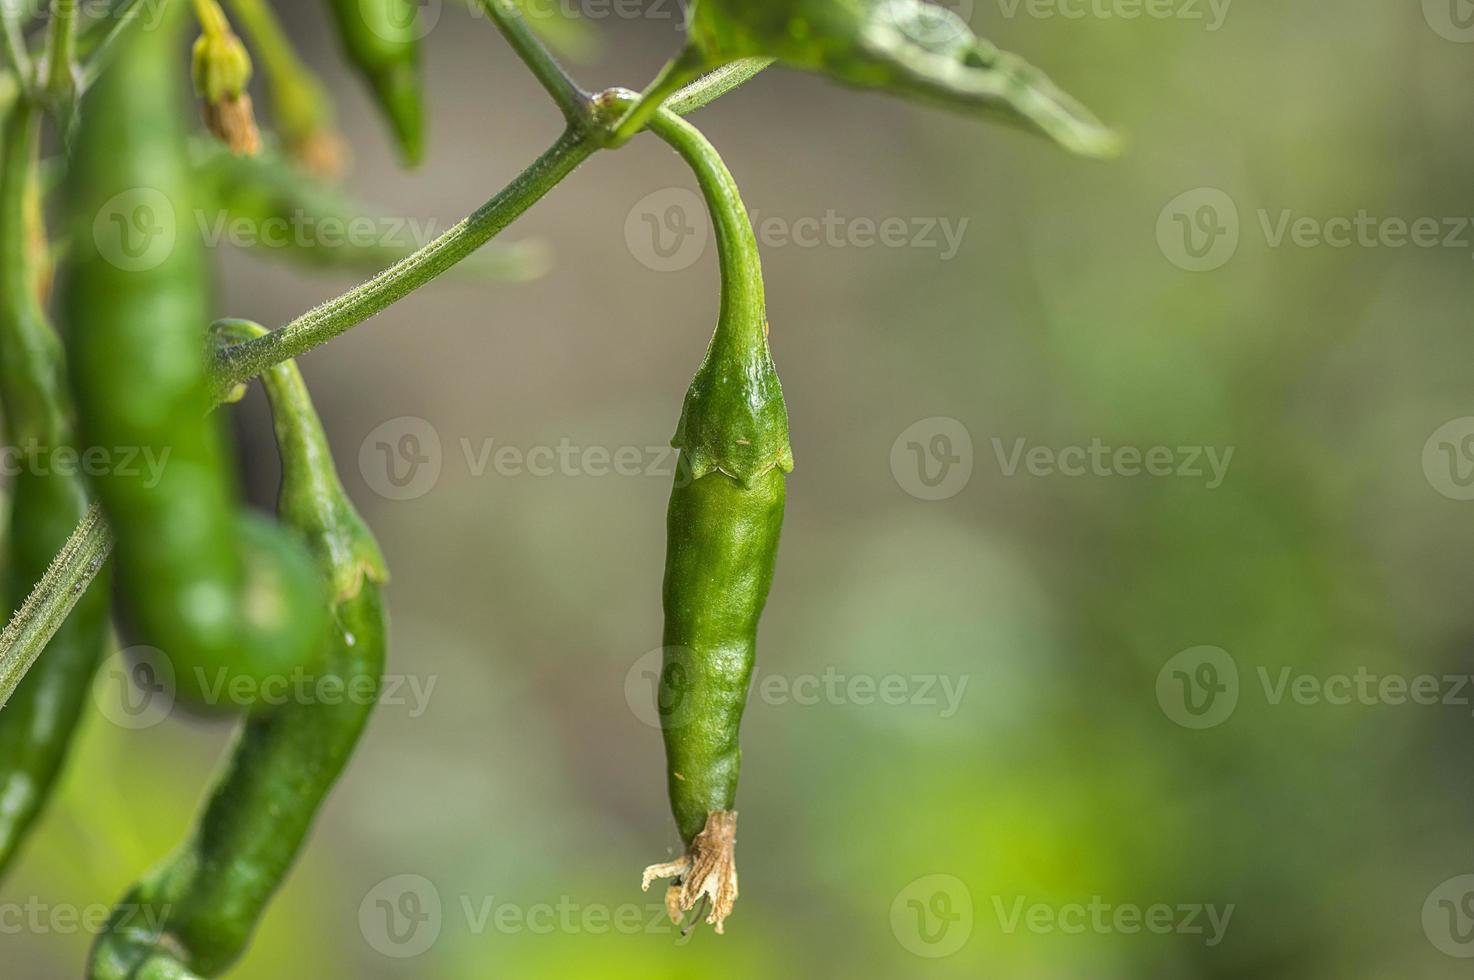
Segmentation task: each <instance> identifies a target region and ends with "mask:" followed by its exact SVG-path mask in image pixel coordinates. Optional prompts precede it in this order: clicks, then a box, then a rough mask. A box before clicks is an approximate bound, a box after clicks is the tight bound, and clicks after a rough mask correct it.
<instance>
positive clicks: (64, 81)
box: [46, 0, 78, 99]
mask: <svg viewBox="0 0 1474 980" xmlns="http://www.w3.org/2000/svg"><path fill="white" fill-rule="evenodd" d="M77 3H78V0H51V33H50V35H49V36H48V46H47V53H46V64H47V69H48V71H49V77H48V78H47V81H46V87H47V90H48V91H49V92H50V93H51V95H52V96H53V97H54V98H58V99H62V98H65V99H71V98H73V97H75V91H74V89H73V83H74V76H73V71H74V69H75V68H76V62H77Z"/></svg>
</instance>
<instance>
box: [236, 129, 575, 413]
mask: <svg viewBox="0 0 1474 980" xmlns="http://www.w3.org/2000/svg"><path fill="white" fill-rule="evenodd" d="M594 149H595V147H594V145H593V143H592V142H590V141H589V140H588V139H587V138H585V137H583V136H581V135H579V134H577V133H575V132H574V131H573V130H569V131H567V132H565V133H564V134H563V135H562V136H561V137H559V139H558V141H557V142H556V143H554V144H553V145H552V146H551V147H549V148H548V150H547V152H545V153H544V154H543V155H542V156H540V157H538V158H537V160H536V161H535V162H534V163H533V164H532V165H531V166H530V167H528V168H527V169H526V170H524V171H522V172H521V173H520V174H518V175H517V177H516V178H515V179H514V180H513V181H512V182H511V183H510V184H508V185H507V186H506V187H505V188H503V189H502V190H501V191H500V192H499V193H498V194H497V195H496V196H495V197H493V198H492V199H491V200H489V201H487V202H486V203H485V204H483V205H482V206H481V207H479V208H477V209H476V210H475V211H473V212H471V214H470V215H469V216H468V217H466V218H464V219H463V220H461V221H460V222H457V223H456V224H455V225H454V226H452V227H451V228H450V229H449V230H448V231H446V232H445V234H443V235H441V236H440V237H439V238H436V239H435V240H434V241H433V242H430V243H429V244H428V245H426V246H425V247H424V248H421V249H420V250H418V251H417V252H415V253H414V254H412V255H409V256H406V257H405V258H403V259H401V260H400V261H398V262H396V263H395V264H394V265H391V266H390V267H389V268H387V269H385V270H384V271H383V272H381V273H379V274H378V275H377V276H375V277H374V278H372V279H370V280H369V281H368V282H366V283H363V284H362V285H360V286H357V287H355V288H354V289H350V290H349V291H348V292H346V293H344V294H343V295H341V296H338V297H337V298H335V299H331V300H328V301H327V302H326V303H323V304H322V305H321V306H318V307H316V308H314V309H312V310H309V311H307V312H306V313H304V314H302V315H301V316H299V317H297V318H296V319H295V320H293V321H292V322H291V323H288V324H287V325H286V326H284V327H281V328H279V329H276V330H273V331H271V332H270V333H269V334H267V335H266V336H264V337H260V338H258V339H256V340H252V341H248V342H247V343H244V344H240V345H238V346H235V347H230V348H226V349H224V350H222V351H220V352H219V353H217V354H216V358H215V371H214V373H215V384H216V388H215V391H216V398H217V400H218V399H219V398H220V397H222V396H223V395H224V393H225V392H228V391H229V390H230V389H231V388H233V387H234V386H235V385H237V384H240V383H241V382H243V381H246V380H248V379H250V378H252V377H255V376H256V375H258V374H260V373H261V372H262V371H264V370H266V369H267V368H269V367H271V366H272V365H273V364H276V363H279V362H281V361H285V360H287V359H288V358H292V357H296V356H298V355H299V354H304V353H306V352H307V351H309V350H311V349H312V348H314V347H316V346H317V345H318V344H321V343H323V342H325V341H327V340H331V339H332V338H333V337H336V336H338V334H340V333H342V332H343V331H345V330H347V329H348V328H349V327H352V326H354V325H356V324H359V323H362V322H363V321H364V320H367V319H368V318H369V317H371V316H373V315H374V314H375V313H378V312H380V311H382V310H384V309H385V308H387V307H388V306H390V305H391V304H392V303H394V302H396V301H397V300H400V299H403V298H404V297H405V296H408V295H409V294H410V293H412V292H414V291H415V290H416V289H418V288H420V287H421V286H423V285H424V284H425V283H427V282H429V281H430V280H432V279H434V278H435V277H436V276H438V275H440V274H441V273H442V272H444V271H445V270H446V269H449V268H450V267H451V266H453V265H455V264H456V263H457V262H459V261H460V260H461V259H463V258H465V257H466V256H468V255H470V254H471V253H472V252H474V251H476V249H478V248H480V247H481V246H482V245H484V244H486V242H487V241H489V240H490V239H491V238H492V236H494V235H496V234H497V232H499V231H501V230H502V229H503V228H505V227H507V225H509V224H511V223H512V221H513V219H515V218H517V217H518V216H519V215H521V214H522V213H523V212H524V211H526V210H527V209H528V208H529V207H531V206H532V205H533V204H534V203H535V202H537V201H538V200H539V199H540V198H542V196H543V195H544V194H546V193H547V192H548V191H550V190H552V189H553V188H554V187H555V186H557V184H558V183H559V182H560V181H562V180H563V178H565V177H567V176H568V175H569V174H570V173H572V172H573V171H574V169H576V168H577V167H578V165H579V164H580V163H582V162H583V161H584V160H586V159H588V158H589V156H590V155H591V154H592V153H593V152H594Z"/></svg>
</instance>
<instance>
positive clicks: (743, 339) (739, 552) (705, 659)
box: [642, 112, 793, 932]
mask: <svg viewBox="0 0 1474 980" xmlns="http://www.w3.org/2000/svg"><path fill="white" fill-rule="evenodd" d="M651 128H652V129H653V130H654V131H655V132H656V133H657V134H658V135H660V136H661V137H662V138H664V139H665V140H666V141H667V142H669V143H671V145H672V146H674V147H675V148H676V150H677V151H678V152H680V153H681V155H682V156H683V157H684V158H685V159H686V161H687V162H688V163H689V164H690V165H691V166H692V169H693V170H694V171H695V172H696V175H697V180H698V182H699V183H700V185H701V191H702V194H703V196H704V197H705V199H706V202H707V206H708V208H709V209H710V211H711V215H712V222H713V224H714V225H715V227H716V232H717V250H718V253H719V262H720V266H721V274H722V292H721V310H720V314H719V318H718V322H717V327H716V331H715V333H714V334H713V335H712V339H711V344H710V346H709V347H708V349H707V352H706V357H705V359H704V360H703V361H702V364H701V367H700V369H699V370H698V371H697V372H696V377H695V378H694V379H693V380H692V382H691V387H690V389H689V390H688V391H687V393H686V399H685V403H684V405H683V407H682V411H681V419H680V423H679V425H678V426H677V430H676V435H675V438H674V439H673V440H672V444H673V445H675V446H676V447H677V448H678V449H679V450H680V457H679V463H678V465H677V475H676V480H675V486H674V488H673V489H672V491H671V498H670V508H669V511H668V513H667V518H666V531H667V545H666V562H665V581H664V587H663V604H664V609H665V633H664V641H663V645H664V651H665V656H664V664H663V667H662V670H661V678H660V699H659V710H660V717H661V729H662V734H663V736H664V741H665V749H666V762H667V772H666V777H667V788H668V791H669V793H670V801H671V809H672V811H673V812H674V814H675V818H676V827H677V829H678V830H679V832H680V835H681V839H682V841H683V842H684V844H685V845H686V852H685V854H684V855H682V856H681V857H680V858H678V859H677V860H675V861H672V862H667V863H664V864H657V865H653V866H651V867H649V868H647V869H646V870H645V874H644V877H643V880H642V887H644V888H647V889H648V888H649V886H650V884H651V882H653V881H654V880H655V879H657V878H662V877H669V878H673V879H674V881H673V883H672V884H671V886H670V888H669V890H668V891H667V894H666V908H667V910H668V911H669V912H670V915H671V918H672V919H673V920H675V921H677V922H679V921H680V920H681V918H682V916H683V915H684V914H685V913H687V912H690V911H691V910H692V909H696V908H698V906H699V907H701V908H706V907H707V903H709V912H708V914H707V917H706V921H707V922H709V923H711V924H713V925H715V926H716V930H717V932H721V931H723V923H724V920H725V919H726V918H727V916H728V915H730V914H731V912H732V907H733V903H734V902H735V901H736V899H737V867H736V853H735V852H736V841H737V813H736V811H735V810H734V809H733V805H734V803H735V800H736V793H737V778H738V774H739V770H740V768H741V762H742V752H741V748H740V747H739V745H738V729H739V727H740V725H741V722H742V713H743V709H744V708H745V706H746V704H747V693H748V687H749V685H750V683H751V680H752V669H753V662H754V657H755V653H756V643H757V626H758V619H759V617H760V616H761V614H762V610H763V605H764V604H765V602H766V601H767V596H768V589H769V586H770V585H771V584H772V580H773V566H774V561H775V560H776V558H777V553H778V537H779V532H780V530H781V528H782V524H783V506H784V474H786V473H788V472H789V471H791V470H792V469H793V451H792V449H791V448H790V446H789V442H788V412H787V408H786V406H785V405H784V401H783V388H782V386H781V385H780V384H779V382H778V374H777V371H776V370H775V369H774V367H773V359H772V356H771V354H770V352H769V349H768V339H767V334H768V327H767V317H766V312H765V304H764V298H763V282H762V267H761V263H760V261H759V258H758V252H757V241H756V239H755V237H754V236H753V233H752V226H751V224H750V223H749V221H748V218H747V212H746V209H745V208H744V206H743V204H742V199H741V197H740V195H739V194H738V192H737V186H736V183H735V182H734V181H733V179H732V176H731V174H730V173H729V172H728V171H727V168H726V167H725V165H723V164H722V161H721V158H720V157H719V156H717V154H716V151H715V150H714V149H712V147H711V144H709V143H707V142H706V140H705V139H704V138H703V137H702V136H701V135H700V133H698V132H697V131H696V130H695V129H693V128H692V127H691V126H690V125H689V124H687V123H685V122H682V121H680V120H679V119H677V117H675V116H674V115H672V114H671V113H669V112H662V113H659V114H658V115H657V116H656V117H655V118H654V119H653V120H652V123H651ZM697 914H698V915H700V912H698V913H697Z"/></svg>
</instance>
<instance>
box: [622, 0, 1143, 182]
mask: <svg viewBox="0 0 1474 980" xmlns="http://www.w3.org/2000/svg"><path fill="white" fill-rule="evenodd" d="M686 36H687V44H686V48H685V50H684V51H683V52H682V53H681V55H680V56H679V57H678V58H676V59H675V60H674V61H673V62H671V64H670V65H668V66H667V68H666V70H665V72H664V73H663V74H662V75H661V78H660V79H659V80H658V81H657V82H656V83H655V85H654V86H652V88H651V90H650V91H651V95H652V96H654V98H653V99H652V100H651V101H653V102H656V103H658V102H659V101H660V100H661V99H662V98H663V97H664V96H666V95H669V94H670V92H672V91H674V89H675V88H677V87H679V86H680V85H682V84H684V83H685V82H687V81H690V80H691V79H692V78H694V77H696V76H697V75H700V74H702V73H703V72H706V71H710V70H712V69H714V68H717V67H720V66H722V65H726V64H730V63H731V62H734V61H738V60H740V59H743V58H757V57H765V58H776V59H778V60H779V61H782V62H783V63H784V64H787V65H789V66H790V67H794V68H800V69H803V70H806V71H816V72H821V73H823V74H826V75H829V76H830V77H831V78H834V79H836V80H838V81H841V82H844V83H845V84H848V85H854V86H858V87H860V88H873V89H884V90H886V91H890V92H894V93H896V94H898V95H903V96H906V97H909V98H913V99H918V100H921V101H925V102H931V103H935V104H938V105H941V106H945V107H950V108H953V109H959V110H962V111H965V112H971V113H976V114H981V115H985V116H988V117H991V118H993V119H995V120H997V121H1001V122H1005V123H1009V124H1011V125H1015V126H1019V127H1022V128H1025V129H1029V130H1032V131H1034V132H1037V133H1041V134H1043V135H1045V136H1047V137H1049V138H1050V139H1053V140H1054V141H1055V142H1056V143H1058V144H1060V145H1061V146H1063V147H1065V148H1066V149H1068V150H1071V151H1073V152H1075V153H1080V154H1084V155H1086V156H1113V155H1115V154H1116V153H1117V152H1118V150H1119V141H1118V140H1117V138H1116V136H1115V135H1114V134H1113V133H1112V132H1111V131H1110V130H1109V129H1107V128H1106V127H1105V126H1103V125H1102V124H1101V123H1100V121H1099V120H1097V119H1096V118H1095V117H1094V116H1093V115H1091V113H1090V112H1089V111H1088V110H1087V109H1085V107H1084V106H1082V105H1080V104H1079V103H1078V102H1076V101H1075V100H1074V99H1073V98H1071V97H1070V96H1068V95H1066V94H1065V93H1064V92H1063V91H1061V90H1060V89H1059V88H1058V87H1057V86H1056V85H1055V84H1054V83H1053V82H1051V81H1050V80H1049V78H1048V77H1046V76H1045V75H1044V73H1043V72H1041V71H1039V70H1038V69H1037V68H1034V67H1033V66H1032V65H1030V64H1028V63H1027V62H1025V61H1024V60H1023V59H1021V58H1019V57H1018V56H1017V55H1014V54H1010V53H1008V52H1006V51H1000V50H999V49H998V48H997V47H995V46H993V45H992V44H990V43H989V42H987V41H985V40H983V39H981V38H979V37H978V36H977V35H975V34H974V33H973V31H972V29H971V28H970V27H969V26H968V25H967V22H966V21H964V20H963V19H962V18H961V17H959V16H958V15H957V14H955V13H953V12H952V11H950V10H948V9H946V8H945V7H940V6H937V5H936V4H933V3H929V2H927V0H692V3H691V6H690V10H689V12H688V16H687V35H686ZM645 112H648V110H645ZM640 122H643V119H637V120H629V121H626V122H623V123H621V125H620V127H619V129H620V136H619V138H618V139H616V140H615V142H620V141H622V140H623V139H626V138H628V137H629V136H630V135H632V133H633V131H634V130H636V129H638V125H639V123H640Z"/></svg>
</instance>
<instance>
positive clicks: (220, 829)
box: [92, 321, 388, 980]
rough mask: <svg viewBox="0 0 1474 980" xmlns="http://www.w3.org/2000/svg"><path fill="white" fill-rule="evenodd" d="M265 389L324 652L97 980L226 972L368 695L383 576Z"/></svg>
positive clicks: (225, 332) (306, 436)
mask: <svg viewBox="0 0 1474 980" xmlns="http://www.w3.org/2000/svg"><path fill="white" fill-rule="evenodd" d="M262 333H265V330H264V329H263V328H261V327H260V326H257V325H256V324H252V323H246V322H244V321H221V322H220V323H219V324H217V325H216V336H217V338H218V339H220V340H222V341H240V340H244V339H249V338H251V337H254V336H259V335H260V334H262ZM263 382H264V384H265V387H266V393H267V397H268V399H269V400H270V402H271V411H272V417H273V420H274V424H275V429H276V440H277V446H278V448H279V449H280V452H281V461H282V482H281V493H280V496H279V499H278V513H279V514H280V517H281V519H282V521H283V523H285V524H286V525H288V526H289V527H292V528H294V529H296V530H297V531H298V532H300V534H301V535H302V536H303V537H304V538H305V540H306V542H307V545H308V548H309V549H310V550H311V551H312V554H313V555H314V557H315V559H316V562H317V565H318V568H319V569H320V570H321V572H322V574H323V575H324V576H326V577H327V579H328V581H329V582H330V583H331V586H332V593H333V598H332V612H333V619H334V626H333V630H332V638H331V640H330V641H329V643H328V653H327V656H326V657H325V658H324V660H323V661H322V665H321V668H320V670H318V671H315V672H309V673H308V674H306V675H304V679H305V683H302V684H299V685H297V686H296V687H294V688H293V692H294V693H293V695H292V698H291V699H290V700H288V701H287V703H284V704H281V705H279V706H276V707H274V708H272V709H271V710H269V711H258V712H256V713H255V714H253V715H252V716H251V717H250V718H249V719H248V720H247V721H246V725H245V729H244V731H243V732H242V734H241V737H240V741H239V742H238V743H237V745H236V748H235V753H234V755H233V757H232V759H231V762H230V767H229V769H228V771H227V772H226V773H225V774H224V775H223V777H222V778H221V779H220V781H219V783H218V784H217V785H216V787H215V790H214V792H213V793H212V794H211V797H210V801H209V803H208V805H207V806H206V808H205V812H204V814H203V815H202V816H201V818H200V822H199V826H198V828H197V829H196V831H195V833H194V835H193V836H192V837H191V838H190V840H189V841H188V843H187V844H186V845H185V847H184V849H183V850H182V851H181V852H180V853H179V854H177V855H176V856H174V857H173V858H172V859H170V861H169V862H168V863H167V864H165V865H164V866H163V867H162V868H160V869H158V870H157V871H155V872H154V873H153V874H151V875H150V876H149V877H148V878H147V879H145V880H144V881H143V882H142V883H141V884H139V885H138V886H137V887H135V888H134V890H133V891H132V892H131V893H130V894H129V895H128V896H127V898H125V899H124V901H123V903H122V905H120V906H119V909H120V911H119V913H118V914H117V915H115V916H114V919H113V921H112V923H111V924H110V925H109V927H108V930H107V931H106V932H105V933H104V935H103V937H102V938H101V939H100V940H99V942H98V945H97V949H96V950H95V952H94V954H93V966H92V976H93V978H94V980H115V978H117V980H121V978H124V977H133V976H135V973H134V972H131V971H134V970H136V969H137V968H138V966H139V964H141V963H145V962H149V961H152V962H153V963H154V964H155V965H156V966H157V968H158V969H161V970H164V969H173V968H175V967H176V966H182V967H183V968H185V969H187V970H188V971H190V973H191V974H193V975H198V976H206V977H211V976H216V975H218V974H219V973H221V972H222V971H224V970H225V969H226V968H227V967H229V966H230V964H231V963H233V962H234V961H235V960H236V959H237V958H238V957H239V956H240V954H241V952H242V951H243V950H244V948H245V946H246V944H247V942H248V941H249V939H250V935H251V932H252V930H253V929H254V928H255V925H256V922H257V920H259V918H260V917H261V914H262V912H263V910H264V909H265V906H266V903H267V902H268V901H269V900H270V898H271V895H272V894H273V893H274V892H275V891H276V889H277V887H278V886H279V885H280V884H281V881H282V879H283V877H285V875H286V873H287V871H288V870H289V869H290V867H291V864H292V862H293V860H294V859H295V858H296V855H297V852H298V851H299V850H300V849H301V846H302V842H303V840H304V839H305V837H306V835H307V832H308V829H309V827H310V825H311V822H312V819H313V817H314V815H315V814H316V813H317V810H318V808H319V807H320V806H321V805H322V802H323V800H324V799H325V798H326V796H327V794H328V791H329V790H330V789H331V788H332V786H333V784H334V783H335V782H336V781H337V778H338V776H339V774H340V773H341V772H342V771H343V768H344V766H345V765H346V764H347V762H348V758H349V756H350V755H351V754H352V752H353V747H354V745H355V744H356V743H357V742H358V738H359V735H360V734H361V733H362V731H363V728H364V725H365V723H366V722H367V721H368V717H369V714H370V713H371V712H372V711H373V706H374V704H375V702H376V701H377V699H378V690H379V681H380V678H381V676H382V674H383V669H384V649H385V620H384V606H383V601H382V598H381V594H380V587H381V585H382V584H383V583H384V582H385V581H386V580H387V577H388V576H387V573H386V572H385V569H384V560H383V557H382V556H381V554H380V552H379V546H378V544H377V543H376V542H375V541H374V538H373V535H372V534H371V533H370V531H369V530H368V528H367V526H366V525H365V524H364V523H363V520H362V519H361V518H360V517H359V515H358V512H357V511H356V510H354V508H353V505H352V503H351V502H349V500H348V497H347V494H346V493H345V492H344V490H343V486H342V484H341V483H340V482H339V479H338V475H337V473H336V472H335V471H334V469H333V460H332V454H331V452H330V450H329V448H328V443H327V438H326V436H325V435H324V434H323V430H322V425H321V423H320V422H319V421H318V418H317V414H316V412H315V411H314V410H313V407H312V401H311V399H310V398H309V397H308V394H307V389H306V386H305V385H304V384H303V382H302V375H301V373H300V372H299V371H298V370H297V367H296V365H295V364H294V363H292V362H290V361H288V362H285V363H283V364H279V365H277V366H276V367H274V368H272V369H271V370H270V371H269V372H267V374H266V375H264V376H263ZM145 913H147V914H145ZM150 921H162V922H163V924H164V925H163V930H162V932H161V933H160V932H155V931H151V930H150V928H149V926H148V923H149V922H150ZM164 975H169V974H167V973H166V974H164Z"/></svg>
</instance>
